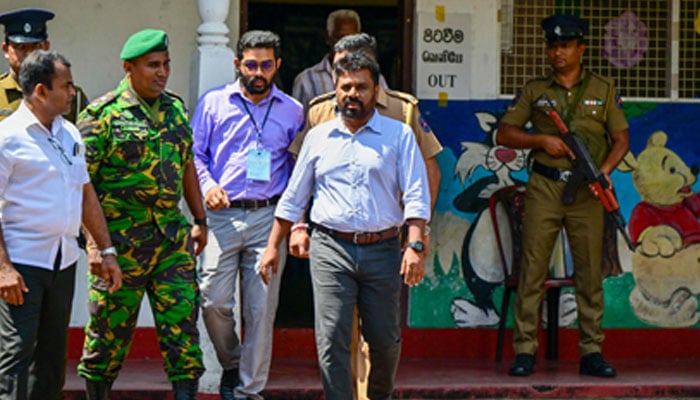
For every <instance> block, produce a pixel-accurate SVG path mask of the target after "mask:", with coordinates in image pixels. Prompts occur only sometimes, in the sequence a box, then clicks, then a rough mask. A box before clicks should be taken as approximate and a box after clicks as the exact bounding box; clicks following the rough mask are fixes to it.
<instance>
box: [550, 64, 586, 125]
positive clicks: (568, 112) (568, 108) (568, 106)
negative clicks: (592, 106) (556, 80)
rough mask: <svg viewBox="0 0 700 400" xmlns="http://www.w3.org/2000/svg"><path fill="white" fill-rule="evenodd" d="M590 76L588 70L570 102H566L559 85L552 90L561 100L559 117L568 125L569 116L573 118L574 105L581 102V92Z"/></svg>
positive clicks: (584, 89)
mask: <svg viewBox="0 0 700 400" xmlns="http://www.w3.org/2000/svg"><path fill="white" fill-rule="evenodd" d="M590 77H591V74H590V73H589V72H586V76H585V77H584V78H583V82H581V86H580V87H579V88H578V92H577V93H576V96H575V97H574V101H573V102H571V103H567V101H566V99H565V98H564V93H563V91H562V89H561V86H557V87H556V88H555V90H554V92H555V93H556V94H557V98H558V99H559V101H560V102H561V107H562V110H561V114H562V115H561V118H562V119H563V120H564V122H565V123H566V125H569V122H571V118H573V116H574V112H576V107H577V106H578V104H579V103H580V102H581V97H583V92H585V91H586V88H587V87H588V81H589V78H590Z"/></svg>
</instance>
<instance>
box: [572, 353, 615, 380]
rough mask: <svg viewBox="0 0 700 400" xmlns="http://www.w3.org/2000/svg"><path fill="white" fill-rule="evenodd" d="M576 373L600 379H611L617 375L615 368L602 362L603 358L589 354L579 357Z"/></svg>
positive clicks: (596, 354) (595, 354)
mask: <svg viewBox="0 0 700 400" xmlns="http://www.w3.org/2000/svg"><path fill="white" fill-rule="evenodd" d="M578 373H579V374H581V375H590V376H597V377H600V378H613V377H614V376H615V375H617V371H615V368H613V367H612V365H610V364H608V363H607V362H606V361H605V360H603V356H602V355H601V354H600V353H590V354H586V355H585V356H583V357H581V364H580V366H579V370H578Z"/></svg>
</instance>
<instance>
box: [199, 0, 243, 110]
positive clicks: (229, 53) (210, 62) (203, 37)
mask: <svg viewBox="0 0 700 400" xmlns="http://www.w3.org/2000/svg"><path fill="white" fill-rule="evenodd" d="M230 1H231V0H197V6H198V10H199V16H200V18H201V19H202V24H201V25H199V27H198V28H197V34H198V36H197V48H196V49H195V50H194V52H193V53H192V79H191V80H190V102H189V106H190V110H191V111H194V107H195V105H196V104H197V99H199V96H201V95H202V93H204V92H205V91H207V90H208V89H211V88H212V87H215V86H219V85H222V84H224V83H228V82H232V81H233V80H234V79H235V71H234V67H233V58H234V57H235V52H234V51H233V50H231V49H230V48H229V47H227V46H226V44H228V42H229V38H228V36H227V35H228V32H229V29H228V27H227V26H226V24H225V23H224V22H225V21H226V17H227V15H228V11H229V6H230ZM236 3H237V2H236ZM236 14H238V12H236Z"/></svg>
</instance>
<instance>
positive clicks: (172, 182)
mask: <svg viewBox="0 0 700 400" xmlns="http://www.w3.org/2000/svg"><path fill="white" fill-rule="evenodd" d="M159 100H160V108H159V109H158V113H159V118H158V119H159V120H160V122H154V121H152V120H151V119H150V118H149V117H148V115H149V114H148V112H147V111H146V109H145V108H144V107H143V106H142V105H141V103H140V102H139V99H138V97H137V96H136V94H135V93H134V91H133V90H132V89H131V87H130V86H129V82H128V80H127V79H124V80H123V81H122V82H121V83H120V84H119V86H118V87H117V89H115V90H114V91H112V92H110V93H107V94H106V95H104V96H102V97H100V98H99V99H97V100H95V101H94V102H92V103H91V104H90V105H89V106H88V107H87V108H86V109H85V110H84V111H83V112H81V113H80V116H79V118H78V128H79V129H80V132H81V134H82V136H83V140H84V141H85V146H86V157H85V158H86V161H87V166H88V172H89V173H90V177H91V180H92V184H93V185H94V186H95V190H96V191H97V195H98V197H99V199H100V202H101V204H102V208H103V210H104V213H105V217H106V218H107V225H108V227H109V231H110V232H111V234H112V240H114V241H116V242H122V243H125V244H130V245H135V246H137V247H138V244H139V242H141V240H143V239H146V238H148V237H150V234H151V233H152V232H154V229H153V226H154V225H155V226H156V227H157V229H159V230H160V231H161V232H162V233H163V234H164V235H165V236H166V237H168V238H169V239H170V240H173V241H180V240H182V239H183V238H184V237H185V236H186V235H187V233H188V232H189V229H188V228H189V225H188V223H187V220H186V219H185V217H184V215H183V214H182V212H181V210H180V208H179V207H178V202H179V201H180V198H181V197H182V191H183V186H182V185H183V180H182V177H183V174H184V171H185V165H186V164H187V163H188V162H190V161H191V160H192V131H191V129H190V126H189V122H188V119H187V114H186V111H185V107H184V105H183V102H182V100H181V99H180V98H179V97H177V96H175V95H173V94H171V93H169V92H165V93H163V94H161V95H160V99H159Z"/></svg>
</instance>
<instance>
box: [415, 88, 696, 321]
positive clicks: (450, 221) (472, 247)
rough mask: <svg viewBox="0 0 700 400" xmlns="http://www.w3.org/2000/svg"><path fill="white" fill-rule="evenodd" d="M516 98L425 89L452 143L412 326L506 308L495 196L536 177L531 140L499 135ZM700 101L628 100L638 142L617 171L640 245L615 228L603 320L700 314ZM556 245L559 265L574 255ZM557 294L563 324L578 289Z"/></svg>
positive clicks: (424, 106)
mask: <svg viewBox="0 0 700 400" xmlns="http://www.w3.org/2000/svg"><path fill="white" fill-rule="evenodd" d="M508 103H509V102H508V101H503V100H488V101H452V102H450V103H449V104H448V105H447V107H440V106H439V105H438V103H437V101H429V100H423V101H421V111H422V112H423V114H424V116H425V118H426V120H427V121H428V122H429V123H430V125H431V127H432V128H433V130H434V131H435V133H436V134H437V136H438V138H439V139H440V141H441V142H442V144H443V146H444V147H445V150H444V151H443V152H442V153H440V154H439V155H438V162H439V164H440V168H441V170H442V181H441V184H440V194H439V197H438V202H437V205H436V210H435V215H434V216H433V219H432V222H431V226H432V228H433V233H432V235H431V247H430V253H429V254H428V261H427V263H426V279H425V281H424V282H423V283H421V284H420V285H419V286H417V287H415V288H413V289H411V291H410V301H409V303H410V304H409V321H408V324H409V326H411V327H415V328H422V327H425V328H429V327H432V328H440V327H491V328H495V327H496V326H497V324H498V322H499V321H500V318H501V317H502V316H501V315H500V311H499V309H500V307H499V306H500V303H501V299H502V297H503V285H502V281H503V271H502V267H501V264H500V259H498V253H497V247H496V243H495V238H494V234H493V228H492V227H491V221H490V216H489V213H488V210H487V208H488V198H489V196H490V195H491V194H492V193H493V192H494V191H496V190H497V189H499V188H501V187H504V186H508V185H511V184H513V183H516V182H525V181H527V177H528V174H527V171H526V168H525V166H526V164H525V160H526V158H527V152H525V151H516V150H512V149H508V148H504V147H502V146H497V145H495V143H494V138H495V129H496V125H497V121H498V119H499V117H500V115H502V113H503V112H504V111H505V108H506V106H507V105H508ZM699 107H700V106H698V105H694V104H671V103H660V104H655V103H625V104H624V110H625V114H626V115H627V118H628V120H629V123H630V153H629V154H628V155H627V157H626V158H625V162H624V163H623V164H621V166H620V167H619V168H618V170H616V171H615V172H613V174H612V179H613V182H614V185H615V189H616V193H617V196H618V200H619V201H620V206H621V211H622V213H623V215H624V217H625V219H626V220H627V221H628V222H629V227H630V234H631V235H632V237H633V239H634V240H640V245H639V246H638V247H637V250H636V251H635V252H634V253H632V252H631V251H630V250H628V249H627V247H626V246H625V244H624V241H623V240H622V239H621V238H618V240H617V243H616V244H615V241H614V240H612V241H610V243H612V245H610V246H608V247H607V252H608V255H607V257H606V262H605V264H606V265H603V266H602V268H604V270H605V276H606V278H605V280H604V282H603V287H604V290H605V315H604V318H603V327H605V328H643V327H687V326H696V325H697V324H698V321H699V320H700V315H699V314H698V310H697V308H698V303H697V302H698V297H697V296H698V294H700V261H699V260H700V222H698V218H699V216H700V195H696V191H697V188H696V187H695V186H696V184H697V179H696V175H697V172H698V167H697V166H696V165H694V164H695V163H696V162H697V160H698V159H700V145H698V144H696V143H697V141H696V140H695V138H694V136H695V122H696V116H697V113H698V109H699ZM670 116H672V117H670ZM679 216H680V218H679ZM679 221H680V222H679ZM613 234H614V233H613ZM606 242H607V241H606ZM560 245H561V246H565V245H566V244H565V243H564V244H560ZM557 252H558V250H556V249H555V255H554V256H553V258H552V262H551V267H552V268H553V269H555V271H556V270H561V269H562V268H565V264H566V263H565V258H566V256H565V254H566V253H565V252H560V253H559V254H560V255H559V256H557ZM560 306H561V307H560V312H561V314H560V325H561V326H575V320H576V310H575V307H576V305H575V299H574V297H573V294H572V293H571V292H564V294H563V295H562V297H561V299H560ZM512 309H513V308H512V307H511V308H510V310H511V311H510V313H509V315H507V316H506V318H507V321H506V322H507V325H508V326H512V318H513V317H512Z"/></svg>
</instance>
